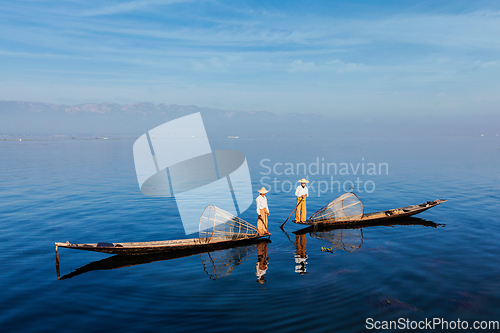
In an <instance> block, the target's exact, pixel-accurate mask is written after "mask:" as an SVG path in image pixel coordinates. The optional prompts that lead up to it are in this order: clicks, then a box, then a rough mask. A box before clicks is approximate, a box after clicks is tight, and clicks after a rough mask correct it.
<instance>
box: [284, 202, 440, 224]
mask: <svg viewBox="0 0 500 333" xmlns="http://www.w3.org/2000/svg"><path fill="white" fill-rule="evenodd" d="M445 201H446V200H442V199H437V200H434V201H427V202H425V203H422V204H419V205H412V206H406V207H401V208H395V209H390V210H384V211H380V212H375V213H369V214H364V215H363V216H362V217H361V218H359V219H352V220H341V219H337V220H307V221H301V222H298V221H293V222H294V223H297V224H304V225H349V224H365V223H366V224H369V223H372V222H379V221H382V220H390V219H397V218H402V217H408V216H412V215H415V214H419V213H421V212H423V211H426V210H427V209H430V208H432V207H435V206H437V205H439V204H441V203H443V202H445Z"/></svg>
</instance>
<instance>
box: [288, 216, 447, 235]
mask: <svg viewBox="0 0 500 333" xmlns="http://www.w3.org/2000/svg"><path fill="white" fill-rule="evenodd" d="M396 226H422V227H430V228H441V227H444V226H445V224H444V223H435V222H432V221H427V220H423V219H421V218H418V217H413V216H407V217H399V218H397V219H394V218H393V219H378V220H369V219H367V220H363V222H357V223H349V224H343V223H328V224H327V223H323V224H313V225H309V226H308V227H305V228H302V229H299V230H296V231H293V233H294V234H295V235H304V234H307V233H311V232H328V231H332V230H351V229H365V228H370V227H396Z"/></svg>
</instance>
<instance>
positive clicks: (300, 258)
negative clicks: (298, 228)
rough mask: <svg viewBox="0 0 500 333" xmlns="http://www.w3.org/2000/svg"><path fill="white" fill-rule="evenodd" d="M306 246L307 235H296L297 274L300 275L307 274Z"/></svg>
mask: <svg viewBox="0 0 500 333" xmlns="http://www.w3.org/2000/svg"><path fill="white" fill-rule="evenodd" d="M306 244H307V239H306V235H305V234H302V235H295V245H296V246H297V251H296V252H295V264H296V266H295V273H299V274H300V275H304V274H307V272H306V265H307V261H306V260H307V254H306Z"/></svg>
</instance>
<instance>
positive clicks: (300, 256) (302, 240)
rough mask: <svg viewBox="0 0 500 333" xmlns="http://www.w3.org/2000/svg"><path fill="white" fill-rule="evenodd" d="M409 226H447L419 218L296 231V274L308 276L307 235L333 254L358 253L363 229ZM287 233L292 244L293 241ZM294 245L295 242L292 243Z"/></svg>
mask: <svg viewBox="0 0 500 333" xmlns="http://www.w3.org/2000/svg"><path fill="white" fill-rule="evenodd" d="M409 225H415V226H416V225H419V226H424V227H432V228H438V227H444V226H445V224H439V223H434V222H432V221H426V220H423V219H420V218H417V217H407V218H401V219H398V220H392V221H390V222H387V221H383V222H378V223H376V222H373V223H369V224H363V225H352V226H349V225H338V226H335V225H321V226H310V227H307V228H304V229H301V230H297V231H294V232H293V233H294V234H295V243H294V245H295V247H296V251H295V254H294V257H295V264H296V266H295V272H296V273H299V274H306V264H307V261H306V260H307V254H306V244H307V239H306V234H309V236H310V237H312V238H315V239H319V240H323V241H326V242H329V243H330V244H331V247H330V246H329V248H327V249H326V250H327V251H329V252H331V251H333V250H342V251H348V252H351V253H353V252H356V251H358V250H359V249H360V248H361V246H362V245H363V229H364V228H370V227H377V226H387V227H395V226H409ZM284 232H285V235H286V236H287V237H288V239H289V240H290V242H292V240H291V239H290V237H289V236H288V234H287V233H286V231H284ZM292 243H293V242H292Z"/></svg>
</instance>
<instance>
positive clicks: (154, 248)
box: [56, 205, 270, 258]
mask: <svg viewBox="0 0 500 333" xmlns="http://www.w3.org/2000/svg"><path fill="white" fill-rule="evenodd" d="M198 235H199V237H198V238H191V239H178V240H166V241H155V242H133V243H106V242H99V243H91V244H71V243H70V242H66V243H59V242H56V258H57V256H58V248H59V247H64V248H68V249H75V250H85V251H93V252H103V253H110V254H125V255H133V254H149V253H163V252H172V251H185V250H189V249H197V250H200V251H208V250H211V249H217V248H218V247H224V246H227V245H234V246H236V245H239V244H245V243H249V242H250V243H251V242H254V241H256V240H258V239H262V238H264V237H269V236H270V234H267V235H260V236H259V234H258V233H257V228H256V227H255V226H253V225H251V224H250V223H248V222H247V221H245V220H242V219H240V218H239V217H236V216H234V215H232V214H231V213H228V212H226V211H225V210H223V209H221V208H218V207H215V206H214V205H208V206H207V207H206V208H205V209H204V211H203V213H202V215H201V218H200V224H199V233H198Z"/></svg>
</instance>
